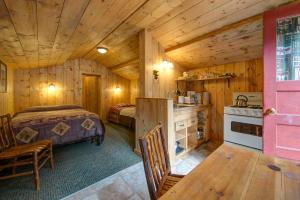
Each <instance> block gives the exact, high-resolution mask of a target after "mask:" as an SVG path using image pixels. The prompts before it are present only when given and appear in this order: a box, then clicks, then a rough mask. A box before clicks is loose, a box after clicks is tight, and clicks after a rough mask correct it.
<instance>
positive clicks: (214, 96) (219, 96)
mask: <svg viewBox="0 0 300 200" xmlns="http://www.w3.org/2000/svg"><path fill="white" fill-rule="evenodd" d="M190 72H192V73H194V74H197V73H203V72H216V73H235V74H236V75H237V77H236V78H234V79H231V80H230V82H229V85H228V83H227V81H226V80H216V81H206V82H205V83H204V90H205V91H207V92H209V93H210V103H211V104H212V107H211V116H212V119H211V120H212V121H211V131H212V132H211V139H212V140H213V141H214V142H216V143H218V144H221V143H222V142H223V140H224V139H223V138H224V134H223V126H224V125H223V124H224V123H223V122H224V106H227V105H232V93H233V92H262V91H263V62H262V59H255V60H250V61H244V62H238V63H232V64H226V65H220V66H214V67H206V68H200V69H195V70H191V71H190Z"/></svg>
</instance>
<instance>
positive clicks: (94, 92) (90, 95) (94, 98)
mask: <svg viewBox="0 0 300 200" xmlns="http://www.w3.org/2000/svg"><path fill="white" fill-rule="evenodd" d="M82 80H83V83H82V86H83V89H82V98H83V99H82V103H83V107H84V108H85V109H86V110H88V111H90V112H93V113H97V114H98V115H100V114H101V109H100V108H101V106H100V105H101V102H100V100H101V98H100V95H101V91H100V88H101V85H100V84H101V81H100V77H99V76H92V75H83V79H82Z"/></svg>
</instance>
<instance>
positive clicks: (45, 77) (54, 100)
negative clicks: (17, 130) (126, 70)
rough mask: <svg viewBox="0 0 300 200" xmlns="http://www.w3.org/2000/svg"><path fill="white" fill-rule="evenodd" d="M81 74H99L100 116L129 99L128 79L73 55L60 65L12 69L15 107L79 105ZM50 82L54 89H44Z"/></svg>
mask: <svg viewBox="0 0 300 200" xmlns="http://www.w3.org/2000/svg"><path fill="white" fill-rule="evenodd" d="M82 74H96V75H100V76H101V117H102V119H106V116H107V112H108V110H109V107H110V106H112V105H114V104H117V103H120V102H126V103H129V102H130V81H129V80H127V79H124V78H122V77H120V76H118V75H116V74H114V73H112V72H110V71H109V70H107V68H106V67H104V66H102V65H100V64H99V63H97V62H95V61H91V60H86V59H75V60H70V61H67V62H66V63H64V64H63V65H57V66H51V67H46V68H33V69H17V70H15V72H14V84H15V90H14V91H15V92H14V94H15V95H14V102H15V111H16V112H17V111H21V110H22V109H24V108H26V107H30V106H40V105H56V104H77V105H82ZM51 83H53V84H55V87H56V90H55V92H51V91H48V86H49V84H51ZM116 86H119V87H120V88H121V92H120V93H115V92H114V88H115V87H116Z"/></svg>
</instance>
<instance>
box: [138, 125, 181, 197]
mask: <svg viewBox="0 0 300 200" xmlns="http://www.w3.org/2000/svg"><path fill="white" fill-rule="evenodd" d="M139 143H140V148H141V153H142V157H143V163H144V169H145V174H146V179H147V185H148V189H149V194H150V197H151V199H152V200H156V199H158V198H159V197H160V196H162V195H163V194H164V193H165V192H167V191H168V190H169V189H170V188H171V187H172V186H173V185H175V184H176V183H177V182H178V181H180V180H181V178H183V177H184V176H183V175H177V174H171V166H170V159H169V153H168V151H167V148H166V143H165V139H164V135H163V133H162V127H161V125H158V126H156V127H155V128H154V129H152V130H151V131H149V132H148V133H147V134H146V135H145V136H144V137H143V138H141V139H139Z"/></svg>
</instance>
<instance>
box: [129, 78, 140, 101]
mask: <svg viewBox="0 0 300 200" xmlns="http://www.w3.org/2000/svg"><path fill="white" fill-rule="evenodd" d="M139 95H140V87H139V79H134V80H130V103H131V104H133V105H135V104H136V98H137V97H139Z"/></svg>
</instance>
